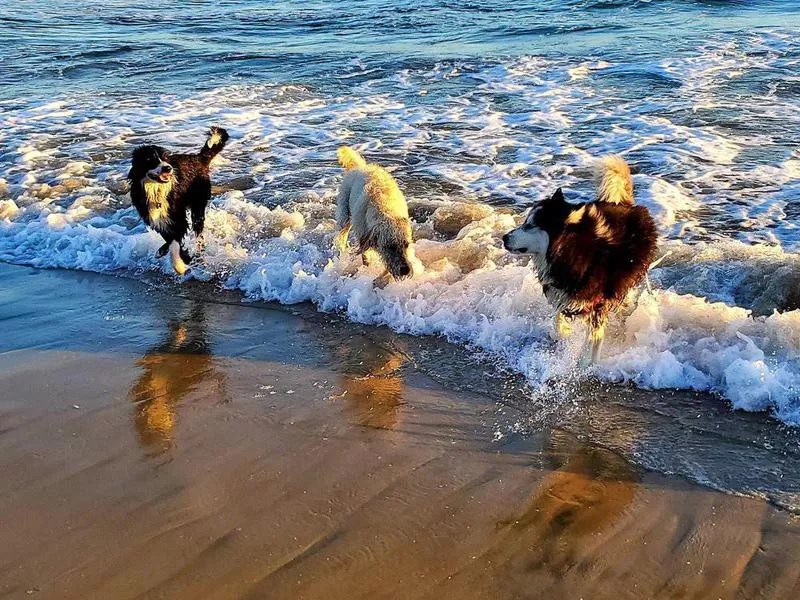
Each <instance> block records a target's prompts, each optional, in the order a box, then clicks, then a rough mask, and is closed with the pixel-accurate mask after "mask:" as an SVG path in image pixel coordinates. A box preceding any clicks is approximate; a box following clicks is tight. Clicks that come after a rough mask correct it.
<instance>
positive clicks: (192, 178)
mask: <svg viewBox="0 0 800 600" xmlns="http://www.w3.org/2000/svg"><path fill="white" fill-rule="evenodd" d="M227 141H228V132H227V131H225V130H224V129H222V128H221V127H212V128H211V130H210V131H209V132H208V139H207V140H206V143H205V144H204V145H203V147H202V148H201V149H200V152H199V153H197V154H173V153H171V152H169V151H168V150H166V149H165V148H162V147H161V146H153V145H150V146H140V147H138V148H136V150H134V151H133V155H132V157H131V169H130V171H129V172H128V179H130V181H131V201H132V203H133V205H134V206H135V207H136V210H137V211H138V213H139V216H140V217H142V220H143V221H144V222H145V223H146V224H147V225H148V226H149V227H151V228H152V229H154V230H155V231H156V232H157V233H159V234H161V237H163V238H164V245H163V246H161V248H159V249H158V252H156V256H158V257H162V256H164V255H165V254H166V253H167V252H169V253H170V259H171V262H172V268H173V269H175V272H176V273H178V274H179V275H183V274H184V273H185V272H186V269H187V266H186V264H187V263H189V262H191V258H192V257H191V256H190V255H189V253H188V252H187V251H186V249H185V248H184V247H183V238H184V237H186V234H187V232H188V231H189V221H188V219H187V214H186V213H187V211H189V212H191V216H192V230H193V231H194V233H195V235H197V238H198V240H200V239H201V236H202V233H203V225H204V223H205V216H206V206H208V202H209V200H211V176H210V173H209V171H210V165H211V161H212V160H213V159H214V157H215V156H216V155H217V154H219V153H220V151H222V149H223V148H224V147H225V143H226V142H227Z"/></svg>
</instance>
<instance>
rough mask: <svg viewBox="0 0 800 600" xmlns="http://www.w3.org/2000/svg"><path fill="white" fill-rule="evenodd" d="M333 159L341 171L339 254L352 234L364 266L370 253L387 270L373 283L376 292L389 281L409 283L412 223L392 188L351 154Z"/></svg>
mask: <svg viewBox="0 0 800 600" xmlns="http://www.w3.org/2000/svg"><path fill="white" fill-rule="evenodd" d="M337 157H338V159H339V164H340V165H342V167H344V169H345V174H344V178H343V179H342V184H341V186H340V187H339V197H338V199H337V201H336V225H337V227H338V229H339V233H338V235H337V236H336V245H337V247H338V248H339V253H340V254H342V253H344V252H345V250H346V249H347V239H348V235H349V234H350V231H351V230H352V231H353V233H354V234H355V237H356V239H358V251H359V252H360V253H361V256H362V260H363V262H364V264H365V265H369V264H370V262H371V260H372V255H373V253H374V254H377V255H378V256H379V257H380V259H381V261H382V262H383V265H384V267H385V269H386V270H385V272H384V273H383V274H382V275H381V276H380V277H378V279H376V280H375V284H376V285H377V286H378V287H384V286H385V285H386V284H387V283H389V281H390V280H391V279H404V278H406V277H410V276H411V275H412V273H413V262H414V260H415V257H414V247H413V245H412V238H411V220H410V219H409V216H408V206H407V205H406V199H405V198H404V197H403V193H402V192H401V191H400V188H399V187H397V182H396V181H395V180H394V178H393V177H392V176H391V175H389V173H387V172H386V171H385V170H384V169H383V168H381V167H380V166H378V165H374V164H368V163H367V162H366V161H365V160H364V158H363V157H362V156H361V155H360V154H359V153H358V152H356V151H355V150H353V149H352V148H349V147H347V146H343V147H341V148H339V150H338V152H337Z"/></svg>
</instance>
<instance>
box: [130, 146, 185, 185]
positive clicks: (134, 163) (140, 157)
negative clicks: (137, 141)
mask: <svg viewBox="0 0 800 600" xmlns="http://www.w3.org/2000/svg"><path fill="white" fill-rule="evenodd" d="M169 159H170V156H169V152H168V151H167V150H165V149H164V148H162V147H161V146H139V147H138V148H136V150H134V151H133V155H132V156H131V170H130V171H128V179H130V180H131V181H141V182H142V183H145V182H148V181H152V182H154V183H161V184H169V183H172V179H173V177H174V169H173V168H172V165H171V164H170V162H169Z"/></svg>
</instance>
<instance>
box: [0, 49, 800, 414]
mask: <svg viewBox="0 0 800 600" xmlns="http://www.w3.org/2000/svg"><path fill="white" fill-rule="evenodd" d="M768 42H769V40H767V42H765V43H768ZM724 50H725V51H720V52H719V53H718V54H714V52H710V53H705V54H703V53H701V54H700V55H698V57H697V59H696V61H694V62H692V61H687V62H684V63H681V64H677V63H674V64H667V65H663V66H661V67H659V68H655V69H654V70H653V74H654V76H658V77H667V76H675V77H677V78H682V79H681V80H682V81H683V85H685V86H686V90H683V89H678V90H677V91H674V92H673V94H675V95H677V98H676V97H672V98H670V102H671V103H672V104H671V106H670V107H669V108H671V109H674V108H675V107H680V106H681V105H682V103H686V105H687V106H691V110H694V111H696V112H697V113H698V114H700V112H702V110H706V108H703V107H707V106H709V105H711V104H714V103H719V102H720V101H719V99H718V98H716V97H715V96H714V93H715V92H714V90H713V89H706V88H703V87H702V85H701V83H702V82H704V81H709V80H712V79H714V78H716V77H720V76H722V75H721V74H722V73H724V67H725V66H726V65H728V63H729V58H730V55H731V53H733V55H734V56H736V52H737V50H736V48H733V49H731V48H727V49H724ZM755 60H756V59H753V61H755ZM739 63H740V64H739ZM737 64H739V66H738V67H737V68H739V69H740V70H744V71H745V72H746V70H747V69H748V68H756V67H757V65H751V64H750V63H748V62H747V61H739V62H738V63H737ZM627 68H630V65H628V66H626V65H612V64H610V63H603V62H598V61H596V60H587V61H585V62H583V63H581V62H574V61H567V60H564V61H561V62H558V61H550V60H545V59H542V58H520V59H512V60H507V61H504V62H503V61H499V62H494V63H487V64H481V65H478V66H475V65H471V64H465V65H463V68H460V67H459V65H457V64H452V63H442V64H440V65H437V66H435V67H433V68H428V69H421V70H407V71H402V72H399V73H395V74H392V75H390V76H387V77H386V78H385V79H378V80H376V79H368V80H367V81H365V82H363V83H358V84H354V87H353V88H352V89H351V90H350V91H349V92H348V93H346V94H341V93H340V94H336V95H325V94H324V93H322V92H318V91H315V90H314V89H312V88H309V87H304V86H297V85H291V86H269V85H264V86H237V87H228V88H222V89H215V90H211V91H209V92H204V93H199V94H196V95H192V96H186V97H166V98H161V99H158V98H152V103H148V102H144V101H142V99H137V100H136V101H135V102H134V101H126V100H124V99H119V98H113V97H110V96H109V97H103V96H101V97H94V98H88V97H74V98H69V99H63V100H59V101H57V102H52V103H49V104H43V105H35V104H34V105H25V104H24V103H23V104H21V106H22V107H21V108H19V107H12V108H9V109H8V110H5V111H4V112H3V114H2V115H0V145H2V146H3V147H4V148H7V149H8V151H7V152H6V153H5V154H3V155H2V156H0V165H1V166H2V168H3V173H2V175H3V179H2V180H0V260H5V261H8V262H14V263H20V264H30V265H36V266H41V267H63V268H71V269H85V270H92V271H101V272H115V271H119V270H126V271H128V272H132V273H136V272H140V271H144V270H152V269H160V270H162V271H163V272H164V273H165V274H170V273H171V269H170V267H169V265H168V264H167V259H162V260H157V259H155V258H154V253H155V251H156V249H157V248H158V247H159V246H160V245H161V240H160V238H159V236H157V235H156V234H155V233H153V232H149V231H147V230H146V229H145V228H144V226H143V225H142V224H141V222H140V220H139V219H138V217H137V216H136V214H135V211H134V210H133V209H131V208H130V206H129V198H128V197H127V195H126V193H125V192H126V187H125V183H124V175H125V173H126V171H127V157H128V155H129V152H130V150H131V148H132V147H133V146H134V145H135V144H138V143H143V142H144V141H146V140H149V141H157V142H159V143H161V144H162V145H165V146H169V147H172V148H174V149H180V150H184V149H186V150H190V149H195V148H198V149H199V147H200V146H201V145H202V143H203V141H204V137H203V133H204V130H205V129H206V127H207V126H208V125H209V124H211V123H212V122H215V123H220V124H223V125H225V126H226V127H228V128H229V130H230V131H231V133H232V134H233V138H232V141H231V143H230V145H229V146H228V148H227V149H226V151H225V152H224V153H223V155H222V156H221V157H220V158H219V160H218V163H217V170H216V173H215V182H217V183H219V182H222V181H225V180H228V179H231V178H233V177H239V178H245V179H247V180H248V181H250V182H251V183H249V184H247V185H245V186H244V187H246V188H247V189H245V190H244V191H236V190H229V191H227V192H224V193H221V194H218V195H217V196H216V197H215V198H214V202H213V205H212V206H211V208H210V209H209V213H208V216H207V220H206V236H205V242H206V243H205V249H204V252H203V255H202V257H201V258H200V259H198V262H197V263H195V264H193V272H194V276H195V277H200V278H204V279H206V278H210V277H218V278H220V279H221V280H222V281H223V282H224V283H225V285H226V286H228V287H230V288H235V289H240V290H242V292H243V293H244V294H246V295H247V296H248V297H250V298H253V299H261V300H275V301H279V302H283V303H294V302H303V301H311V302H313V303H315V304H316V305H317V306H319V307H320V309H321V310H326V311H340V312H343V313H346V314H347V315H348V317H349V318H351V319H353V320H355V321H359V322H364V323H375V324H386V325H389V326H390V327H392V328H394V329H395V330H397V331H402V332H406V333H410V334H415V335H421V334H432V335H443V336H446V337H447V338H448V339H450V340H453V341H455V342H459V343H466V344H471V345H474V346H475V347H477V348H481V349H483V350H485V351H486V352H489V353H491V354H492V355H494V356H495V357H497V359H498V360H499V361H501V362H502V363H503V364H504V365H505V366H508V367H510V368H513V369H515V370H517V371H519V372H521V373H524V374H525V375H526V376H527V377H528V378H529V379H530V381H531V382H533V383H541V382H544V381H546V380H552V379H553V378H556V379H561V380H564V381H567V380H569V379H570V378H569V377H566V375H567V374H569V373H572V372H574V371H575V368H576V362H577V355H578V353H579V350H580V347H579V346H580V332H578V333H576V335H575V337H574V339H572V340H569V341H567V342H558V343H556V342H554V341H552V339H551V336H550V331H551V327H552V310H551V309H550V307H549V306H548V304H547V302H546V301H545V299H544V297H543V295H542V292H541V287H540V286H539V284H538V282H537V280H536V278H535V276H534V274H533V272H532V270H531V269H530V267H529V266H528V265H527V260H526V259H520V258H518V257H514V256H511V255H509V254H508V253H506V252H505V251H504V250H503V249H502V245H501V243H500V237H501V236H502V234H503V233H505V232H506V231H507V230H508V229H510V228H512V227H513V226H514V223H515V217H516V216H518V215H519V213H520V212H521V210H522V207H523V206H524V205H527V204H528V203H530V202H531V201H533V200H536V199H538V198H539V197H541V196H542V195H543V194H546V193H550V192H552V190H553V189H554V188H555V187H556V186H558V185H562V186H564V187H565V188H566V189H567V193H568V196H569V197H570V198H572V199H575V200H579V199H588V198H589V197H591V195H592V189H591V184H590V179H591V177H590V167H591V164H592V163H591V159H592V156H593V155H597V154H601V153H603V152H608V151H616V152H623V153H626V155H627V156H628V157H629V158H630V159H631V162H633V163H634V166H635V167H637V166H638V167H639V169H638V173H637V174H636V175H635V186H636V190H637V199H638V201H639V202H641V203H642V204H644V205H646V206H648V207H649V208H650V209H651V211H652V212H653V214H654V216H655V217H656V219H657V222H658V224H659V228H660V231H661V233H662V234H663V235H664V236H665V238H666V239H665V242H664V245H663V248H664V250H665V251H666V250H672V251H673V254H672V255H671V256H670V257H669V258H668V259H667V260H666V261H665V262H664V263H663V265H661V266H660V267H658V268H657V269H655V270H654V272H653V273H652V280H653V282H654V284H655V288H656V289H655V291H654V293H652V294H644V295H642V296H641V297H640V298H639V300H638V303H636V304H634V305H633V306H631V307H630V308H629V309H628V310H627V312H626V313H625V315H620V316H619V317H618V318H616V319H615V320H614V322H612V324H611V326H610V328H609V337H608V343H607V345H606V347H605V350H604V355H603V356H604V358H603V360H602V361H601V362H600V363H599V364H598V365H596V367H595V368H594V372H595V374H596V375H599V376H600V377H603V378H605V379H607V380H610V381H627V382H632V383H634V384H636V385H638V386H642V387H649V388H686V389H696V390H706V391H714V392H717V393H719V394H720V395H722V396H724V397H725V398H727V399H728V400H729V401H730V402H731V403H732V404H733V406H735V407H737V408H742V409H745V410H770V411H772V412H773V413H774V414H775V415H776V416H777V417H778V418H780V419H781V420H783V421H785V422H787V423H792V424H800V381H798V377H800V361H798V359H799V358H800V357H798V351H800V312H798V311H797V310H793V309H794V308H796V307H797V306H800V297H798V298H796V297H795V296H796V294H795V292H794V291H793V290H794V289H798V288H800V286H799V285H797V284H800V275H798V276H795V273H798V274H800V264H798V263H797V261H796V260H795V256H794V255H793V254H791V253H789V252H787V251H786V249H789V248H792V247H793V246H794V245H795V244H796V240H797V235H796V231H795V226H794V224H793V223H792V222H791V219H790V218H788V217H787V212H788V210H787V209H788V206H789V204H790V203H791V202H792V201H793V200H794V199H795V198H797V197H798V194H800V188H798V186H797V185H796V181H797V177H796V175H797V164H798V159H800V157H798V156H797V155H796V153H795V154H793V153H792V151H791V150H786V149H784V148H782V147H780V145H779V144H778V143H777V142H772V141H771V140H769V139H768V137H769V136H767V135H766V134H763V133H753V132H740V133H736V132H730V131H720V130H718V129H716V128H715V127H710V126H705V125H702V124H701V125H694V124H691V123H688V122H686V119H682V118H677V117H675V118H668V117H667V116H664V115H666V114H670V110H667V107H666V106H663V105H657V104H655V105H654V104H653V102H652V101H646V100H628V101H625V102H622V101H619V100H618V99H616V97H613V95H612V96H611V97H607V95H605V92H604V90H605V89H606V86H610V85H611V84H608V83H606V79H604V78H614V77H620V76H621V74H622V75H624V73H625V70H626V69H627ZM343 78H344V76H343ZM443 82H444V83H446V85H445V86H444V87H442V86H443ZM698 82H701V83H698ZM387 88H391V89H392V90H393V92H394V93H388V92H387ZM609 89H610V88H609ZM699 89H703V90H704V91H703V94H704V95H703V96H702V97H700V96H698V95H697V93H696V92H697V90H699ZM422 90H425V92H426V93H425V94H424V100H422V101H420V100H419V98H420V94H421V91H422ZM692 90H694V92H692ZM500 95H502V96H503V99H502V101H500V99H499V96H500ZM612 98H613V99H612ZM695 101H696V102H697V103H699V107H698V106H695V105H694V104H692V103H693V102H695ZM87 107H88V108H90V109H91V110H87ZM762 109H763V110H766V111H769V114H770V115H780V116H782V117H783V116H785V117H786V118H787V119H789V121H787V122H790V123H791V122H796V119H797V116H796V114H789V111H788V109H787V101H786V100H785V99H781V98H774V99H772V100H771V101H770V103H768V104H767V105H766V107H759V106H752V107H749V108H748V110H753V111H755V110H762ZM795 113H796V111H795ZM88 115H91V116H88ZM791 119H795V121H791ZM343 141H347V142H348V143H355V144H357V145H360V147H361V148H362V149H363V150H364V151H365V152H366V154H367V155H368V156H370V157H371V158H372V157H374V158H378V159H379V160H380V161H381V162H384V163H385V164H387V165H388V166H389V167H390V168H391V169H392V170H393V171H394V173H395V175H396V176H397V177H398V179H399V181H400V183H401V185H402V186H403V187H404V189H405V190H406V193H407V196H408V198H409V200H410V201H411V202H412V213H414V214H417V213H419V215H420V216H419V217H418V220H417V222H416V223H415V237H416V239H417V240H418V241H417V244H416V247H417V256H418V257H419V259H420V260H421V261H422V263H423V264H424V272H423V273H421V274H420V275H418V276H417V277H415V278H414V279H412V280H408V281H403V282H400V283H393V284H390V285H388V286H387V287H386V288H385V289H382V290H379V289H375V288H374V287H373V286H372V279H373V278H374V277H375V276H376V275H377V274H378V272H377V270H374V269H373V270H370V269H367V268H363V267H360V261H357V260H355V259H349V258H344V259H340V258H338V257H336V256H334V255H333V254H332V252H331V246H332V238H333V235H334V221H333V204H334V197H335V189H336V185H337V182H338V177H339V176H340V171H339V169H338V167H337V166H336V164H335V160H334V151H335V148H336V147H337V146H338V145H339V144H340V143H342V142H343ZM770 144H772V146H773V150H774V155H773V156H774V158H775V161H774V163H772V164H758V165H755V166H754V165H753V164H752V162H751V159H750V158H748V157H749V156H752V153H753V152H754V151H756V150H758V151H764V149H765V148H768V147H769V146H770ZM229 187H230V186H229ZM734 195H736V197H737V198H739V199H740V201H739V202H737V203H735V204H734V203H728V202H726V199H727V198H730V197H732V196H734ZM463 200H469V201H480V202H484V203H483V204H480V205H479V206H478V207H477V208H476V205H474V204H466V205H464V204H459V203H457V202H456V201H463ZM494 200H503V201H504V202H505V203H506V204H509V203H512V204H514V205H516V208H515V209H514V210H511V211H509V210H507V209H498V208H496V207H492V206H488V205H486V204H485V202H486V201H494ZM437 207H438V208H437ZM434 210H438V212H433V214H431V213H432V211H434ZM514 213H516V214H514ZM719 224H723V225H725V228H724V229H725V231H724V232H721V231H718V229H719V227H718V225H719ZM456 234H457V235H456ZM688 242H692V243H691V244H690V243H688ZM753 242H757V244H755V245H753ZM770 243H771V244H773V245H772V246H769V245H766V244H770ZM777 244H782V245H783V248H780V247H777ZM759 282H761V283H759ZM765 282H766V283H765ZM750 309H754V312H755V314H756V316H755V317H753V316H752V315H751V314H750V313H749V310H750ZM774 309H778V310H779V311H783V312H774ZM623 317H627V318H623ZM254 335H257V332H254Z"/></svg>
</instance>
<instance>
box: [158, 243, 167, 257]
mask: <svg viewBox="0 0 800 600" xmlns="http://www.w3.org/2000/svg"><path fill="white" fill-rule="evenodd" d="M167 252H169V242H164V244H163V245H162V246H161V248H159V249H158V250H156V258H163V257H165V256H166V255H167Z"/></svg>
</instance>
